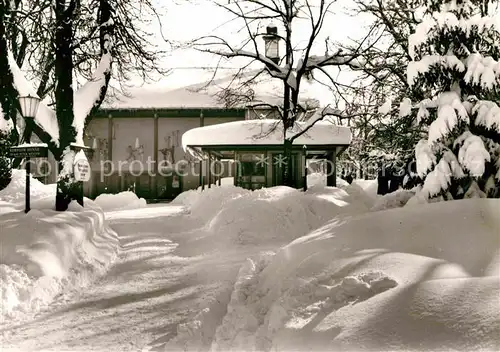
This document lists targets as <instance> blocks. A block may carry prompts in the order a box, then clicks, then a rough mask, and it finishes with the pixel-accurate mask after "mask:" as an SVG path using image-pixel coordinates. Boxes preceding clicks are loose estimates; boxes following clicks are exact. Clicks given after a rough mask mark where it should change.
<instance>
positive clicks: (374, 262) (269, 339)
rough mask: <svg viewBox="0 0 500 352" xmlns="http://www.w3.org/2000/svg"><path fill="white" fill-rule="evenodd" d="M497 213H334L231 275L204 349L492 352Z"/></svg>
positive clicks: (486, 205) (446, 209)
mask: <svg viewBox="0 0 500 352" xmlns="http://www.w3.org/2000/svg"><path fill="white" fill-rule="evenodd" d="M499 208H500V201H499V200H491V199H470V200H462V201H452V202H446V203H440V204H436V203H435V204H428V205H425V206H420V207H418V206H415V207H410V208H409V207H404V208H398V209H391V210H386V211H383V212H368V213H365V214H361V215H355V216H352V215H345V216H338V217H336V218H334V219H333V220H332V221H330V222H329V223H328V224H326V225H325V226H323V227H321V228H319V229H317V230H316V231H313V232H311V233H310V234H308V235H307V236H304V237H301V238H299V239H297V240H295V241H293V242H291V243H290V244H289V245H287V246H285V247H282V248H281V249H280V250H279V251H278V253H277V254H276V255H275V256H274V257H273V256H269V255H267V256H265V257H262V258H260V259H257V260H253V261H249V262H248V264H247V265H246V266H245V267H243V268H242V269H241V270H240V275H239V277H238V280H237V283H236V285H235V290H234V292H233V294H232V297H231V301H230V304H229V306H228V309H227V314H226V316H225V317H224V319H223V323H222V324H221V325H220V326H219V327H218V329H217V331H216V335H215V340H214V341H213V344H212V351H250V350H259V351H270V350H277V351H304V350H313V351H333V350H387V349H389V350H412V351H415V350H420V351H421V350H459V351H473V350H474V351H477V350H498V347H499V346H500V334H498V321H499V319H500V302H499V301H498V295H499V294H500V278H499V271H500V270H499V269H498V263H499V260H500V238H499V237H498V233H499V231H500V219H499V218H498V209H499Z"/></svg>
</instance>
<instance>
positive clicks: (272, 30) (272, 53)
mask: <svg viewBox="0 0 500 352" xmlns="http://www.w3.org/2000/svg"><path fill="white" fill-rule="evenodd" d="M263 38H264V42H265V44H266V50H265V55H266V57H267V58H268V59H270V60H271V61H273V62H274V63H275V64H278V63H279V61H280V46H279V41H280V38H279V36H278V28H277V27H276V26H275V25H274V24H270V25H269V26H267V28H266V35H264V36H263Z"/></svg>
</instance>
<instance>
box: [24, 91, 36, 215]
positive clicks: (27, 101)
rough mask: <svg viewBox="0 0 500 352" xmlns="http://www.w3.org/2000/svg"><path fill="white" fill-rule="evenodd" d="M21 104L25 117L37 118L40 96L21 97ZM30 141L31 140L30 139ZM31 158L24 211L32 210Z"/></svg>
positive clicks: (28, 160)
mask: <svg viewBox="0 0 500 352" xmlns="http://www.w3.org/2000/svg"><path fill="white" fill-rule="evenodd" d="M19 105H20V106H21V114H22V115H23V117H24V118H25V119H35V117H36V113H37V112H38V106H39V105H40V98H38V97H34V96H31V95H27V96H23V97H19ZM28 142H29V141H28ZM30 159H31V158H30V157H29V156H27V157H26V158H25V160H26V196H25V207H24V212H25V213H27V212H29V211H30V209H31V206H30V174H31V160H30Z"/></svg>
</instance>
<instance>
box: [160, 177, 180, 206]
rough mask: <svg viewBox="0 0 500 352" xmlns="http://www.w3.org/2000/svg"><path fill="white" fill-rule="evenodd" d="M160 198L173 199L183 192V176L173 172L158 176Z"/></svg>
mask: <svg viewBox="0 0 500 352" xmlns="http://www.w3.org/2000/svg"><path fill="white" fill-rule="evenodd" d="M156 177H158V179H157V187H158V199H165V200H172V199H174V198H175V197H177V196H178V195H179V194H181V193H182V177H181V176H180V175H178V174H175V173H172V174H171V175H167V176H156Z"/></svg>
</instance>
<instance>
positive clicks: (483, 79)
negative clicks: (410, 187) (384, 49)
mask: <svg viewBox="0 0 500 352" xmlns="http://www.w3.org/2000/svg"><path fill="white" fill-rule="evenodd" d="M419 5H423V6H426V8H427V13H426V16H425V18H424V19H423V21H422V22H421V23H420V24H419V25H418V27H417V29H416V31H415V33H414V34H412V35H411V36H410V38H409V43H408V44H409V51H410V56H411V58H412V61H411V62H410V63H409V65H408V70H407V75H408V83H409V84H410V86H411V87H412V88H413V89H421V90H422V91H424V92H427V94H428V96H427V99H425V100H423V101H421V102H418V103H417V105H416V107H417V108H418V114H417V121H418V122H419V123H420V124H422V125H423V126H424V131H425V134H426V136H425V138H424V139H422V140H420V142H418V144H417V145H416V148H415V156H416V163H417V165H416V169H417V174H418V176H419V177H421V179H422V180H423V184H422V185H421V190H420V193H419V194H420V196H421V197H423V198H425V199H431V198H439V197H442V198H443V199H461V198H469V197H475V196H476V197H477V196H480V197H486V196H487V197H500V157H499V155H500V107H499V106H498V103H499V101H500V90H499V85H500V62H499V59H500V23H499V22H500V14H498V13H496V14H492V15H488V14H487V12H488V11H487V9H488V2H487V1H484V0H481V1H478V0H451V1H443V0H441V1H439V0H422V1H419Z"/></svg>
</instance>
